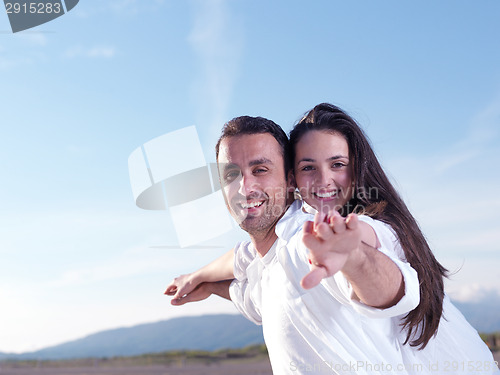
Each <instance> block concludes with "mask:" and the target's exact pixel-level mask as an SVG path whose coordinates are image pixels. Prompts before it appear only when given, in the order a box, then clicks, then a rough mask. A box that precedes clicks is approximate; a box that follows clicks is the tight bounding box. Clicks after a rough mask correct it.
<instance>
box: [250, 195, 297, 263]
mask: <svg viewBox="0 0 500 375" xmlns="http://www.w3.org/2000/svg"><path fill="white" fill-rule="evenodd" d="M292 203H293V199H292V198H291V197H288V199H287V202H286V207H285V210H284V211H283V213H282V214H281V216H280V217H279V219H278V220H277V221H276V222H275V223H274V225H273V226H272V228H270V229H269V230H267V231H266V232H259V233H253V234H252V233H248V234H249V236H250V240H251V241H252V244H253V246H254V247H255V250H257V252H258V253H259V255H260V256H261V257H263V256H264V255H266V254H267V252H268V251H269V249H270V248H271V247H272V246H273V244H274V243H275V242H276V240H277V239H278V235H277V234H276V231H275V229H276V224H278V221H280V220H281V218H282V217H283V215H284V214H285V212H286V211H287V210H288V209H289V208H290V205H291V204H292Z"/></svg>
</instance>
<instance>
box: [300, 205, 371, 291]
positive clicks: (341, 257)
mask: <svg viewBox="0 0 500 375" xmlns="http://www.w3.org/2000/svg"><path fill="white" fill-rule="evenodd" d="M303 233H304V234H303V239H302V240H303V242H304V244H305V245H306V247H307V248H308V249H309V262H310V263H311V272H309V273H308V274H307V275H306V276H305V277H304V278H303V279H302V281H301V285H302V287H303V288H304V289H310V288H312V287H314V286H316V285H318V284H319V283H320V282H321V280H322V279H324V278H326V277H330V276H333V275H334V274H335V273H337V272H338V271H340V270H344V269H345V268H347V267H349V259H350V258H351V257H352V256H353V254H355V253H356V251H358V250H359V246H360V244H361V235H362V233H361V230H360V228H359V220H358V216H357V215H356V214H350V215H349V216H347V218H343V217H342V216H340V214H339V213H338V212H337V211H330V212H329V213H328V215H325V214H320V213H317V214H316V216H315V217H314V222H311V221H308V222H306V223H305V224H304V231H303Z"/></svg>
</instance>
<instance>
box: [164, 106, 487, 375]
mask: <svg viewBox="0 0 500 375" xmlns="http://www.w3.org/2000/svg"><path fill="white" fill-rule="evenodd" d="M290 143H291V150H292V152H291V154H292V155H291V161H292V163H293V170H294V172H293V178H292V180H293V181H294V183H295V185H296V186H297V189H298V191H299V192H300V195H301V196H302V199H303V200H304V204H303V209H304V210H306V211H309V212H311V211H316V212H318V213H321V214H317V215H316V220H315V223H314V225H311V224H309V225H308V226H306V227H305V228H304V233H305V234H304V243H305V244H306V245H307V246H308V247H309V248H310V249H311V248H314V240H315V237H316V238H317V237H318V234H317V232H316V229H317V227H318V226H319V225H320V223H321V221H323V220H325V221H327V223H328V224H329V226H330V227H331V228H332V230H333V232H334V231H335V229H334V222H335V221H337V222H338V220H339V219H338V217H339V214H340V215H342V216H344V217H347V219H346V222H347V227H349V224H348V223H349V222H350V221H352V222H356V221H357V219H358V216H356V214H358V215H360V216H359V220H360V222H361V225H360V226H361V229H362V231H361V232H362V240H363V241H364V242H368V243H373V242H372V239H370V236H373V234H375V237H376V242H375V243H377V245H378V244H380V242H384V243H385V244H390V245H389V246H392V249H390V251H391V252H392V254H394V255H395V256H397V257H399V259H401V260H402V261H404V262H407V263H409V264H410V265H411V267H412V268H413V269H415V271H416V273H417V275H418V282H417V283H416V284H415V283H414V284H415V285H405V288H406V289H408V288H410V287H411V288H415V289H417V290H418V293H419V295H420V303H419V304H418V306H417V307H416V308H415V309H413V310H411V311H410V312H408V313H407V314H406V315H404V316H402V317H397V318H394V319H398V320H399V321H398V322H397V323H398V324H399V325H400V326H401V332H400V338H401V343H402V348H403V349H402V350H404V353H403V358H405V361H404V362H405V364H408V365H412V364H425V365H426V367H425V368H423V369H422V370H421V371H420V372H422V371H423V372H428V373H430V372H455V373H481V372H484V373H491V372H493V371H494V367H493V366H494V364H493V362H492V358H491V354H490V353H489V351H488V349H487V347H486V346H485V345H484V343H483V342H482V341H481V339H480V338H479V336H478V335H477V332H475V330H474V329H473V328H472V327H471V326H470V325H469V324H468V323H467V322H466V321H465V319H464V318H463V316H462V315H461V314H460V312H459V311H458V310H457V309H456V308H455V307H454V306H453V305H452V304H451V303H450V301H449V299H448V298H447V297H446V296H445V293H444V285H443V278H444V277H445V276H446V272H447V271H446V269H445V268H444V267H443V266H442V265H441V264H439V262H438V261H437V260H436V259H435V257H434V255H433V254H432V252H431V250H430V248H429V246H428V244H427V242H426V240H425V238H424V236H423V234H422V233H421V231H420V229H419V227H418V225H417V223H416V221H415V219H414V218H413V216H412V215H411V213H410V212H409V210H408V208H407V207H406V205H405V204H404V202H403V201H402V200H401V198H400V197H399V195H398V193H397V192H396V190H395V189H394V188H393V186H392V185H391V183H390V182H389V180H388V178H387V176H386V175H385V173H384V171H383V170H382V168H381V166H380V164H379V162H378V160H377V158H376V157H375V154H374V152H373V150H372V148H371V146H370V144H369V142H368V140H367V138H366V136H365V135H364V134H363V132H362V130H361V129H360V128H359V126H358V125H357V124H356V122H355V121H354V120H353V119H352V118H351V117H350V116H348V115H347V114H346V113H344V112H343V111H342V110H340V109H339V108H337V107H335V106H333V105H330V104H326V103H324V104H320V105H318V106H316V107H315V108H313V109H312V110H311V111H310V112H308V113H307V114H306V115H305V116H304V117H303V118H302V120H300V122H299V123H298V124H297V125H296V126H295V127H294V129H293V130H292V131H291V133H290ZM335 212H338V213H339V214H335ZM367 227H368V228H372V229H371V230H370V229H367ZM309 245H311V246H309ZM327 253H328V251H327ZM310 255H311V258H312V259H311V263H312V266H311V267H312V272H311V273H310V274H309V275H308V276H307V277H306V278H304V280H303V282H302V284H303V286H306V287H308V288H310V287H312V286H314V285H316V284H317V283H319V282H320V280H321V278H324V277H329V276H332V275H333V274H334V273H335V272H336V271H337V270H339V269H342V267H343V264H340V265H339V264H338V261H337V260H338V257H337V258H336V259H337V260H336V261H335V263H336V264H334V265H329V264H328V261H325V257H324V254H321V251H316V250H314V249H311V254H310ZM232 259H233V257H232V253H231V252H229V253H228V254H226V255H225V256H223V257H222V258H220V259H219V260H218V261H216V262H214V263H212V264H211V265H209V266H207V267H205V268H203V269H201V270H199V271H197V272H195V273H193V274H191V275H185V276H181V277H180V278H178V279H176V280H174V282H173V283H172V284H171V285H170V286H169V287H168V288H167V291H166V294H170V295H174V300H173V301H172V303H173V304H178V305H179V304H183V303H185V302H188V301H193V300H197V296H196V290H194V289H195V287H196V286H197V285H198V284H199V283H201V282H203V281H217V280H222V279H227V278H232ZM222 265H224V266H223V267H222ZM405 281H406V282H409V281H407V280H405ZM358 297H359V296H358ZM361 300H362V299H361ZM437 360H439V362H436V361H437ZM434 365H436V366H437V367H434V368H433V366H434ZM486 367H488V368H486ZM409 372H412V371H409ZM413 372H419V371H418V369H417V370H414V371H413Z"/></svg>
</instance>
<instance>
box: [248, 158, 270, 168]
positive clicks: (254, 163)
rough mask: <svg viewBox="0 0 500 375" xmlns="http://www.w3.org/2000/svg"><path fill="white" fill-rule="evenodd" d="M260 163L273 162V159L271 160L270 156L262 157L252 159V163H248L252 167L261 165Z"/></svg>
mask: <svg viewBox="0 0 500 375" xmlns="http://www.w3.org/2000/svg"><path fill="white" fill-rule="evenodd" d="M260 164H273V162H272V161H271V160H269V159H268V158H260V159H255V160H252V161H251V162H250V163H248V165H249V166H250V167H253V166H254V165H260Z"/></svg>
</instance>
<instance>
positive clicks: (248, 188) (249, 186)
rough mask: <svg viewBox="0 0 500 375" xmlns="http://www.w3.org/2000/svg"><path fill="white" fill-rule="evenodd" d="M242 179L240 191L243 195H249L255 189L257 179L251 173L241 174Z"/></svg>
mask: <svg viewBox="0 0 500 375" xmlns="http://www.w3.org/2000/svg"><path fill="white" fill-rule="evenodd" d="M239 178H240V180H239V181H238V183H239V188H238V193H239V194H241V195H243V196H245V197H246V196H248V195H250V194H251V193H252V192H254V191H255V179H254V178H253V176H251V175H250V176H249V175H245V174H243V175H240V177H239Z"/></svg>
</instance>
